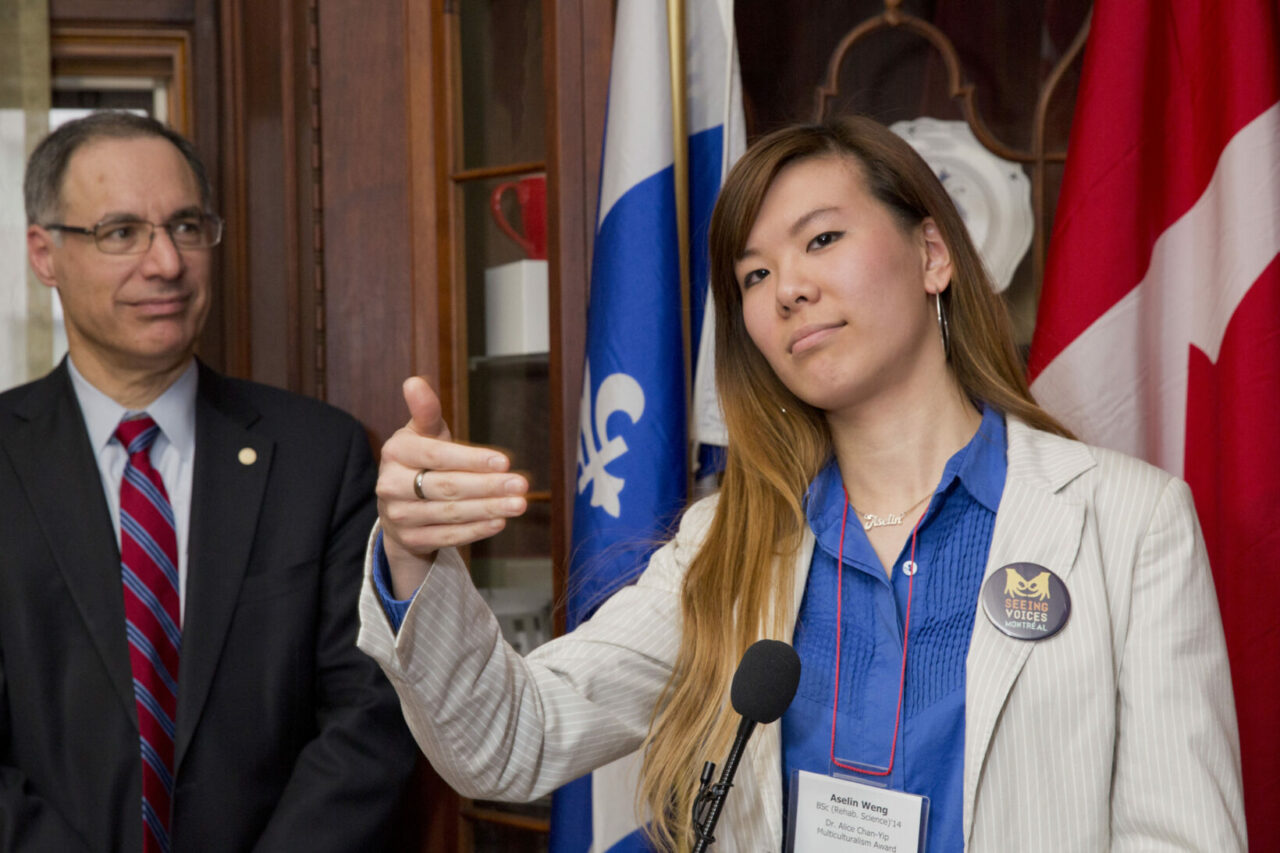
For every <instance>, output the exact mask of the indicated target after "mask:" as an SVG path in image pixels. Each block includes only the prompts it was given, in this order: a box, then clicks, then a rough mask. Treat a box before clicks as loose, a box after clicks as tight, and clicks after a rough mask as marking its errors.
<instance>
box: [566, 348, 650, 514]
mask: <svg viewBox="0 0 1280 853" xmlns="http://www.w3.org/2000/svg"><path fill="white" fill-rule="evenodd" d="M583 373H584V377H583V382H582V404H581V406H580V407H579V417H578V494H582V493H583V492H585V491H586V490H587V486H591V506H598V507H601V508H602V509H603V510H604V511H605V512H607V513H609V515H611V516H613V517H614V518H618V517H620V516H621V515H622V503H621V501H619V500H618V495H619V494H621V492H622V489H623V487H624V486H626V484H627V483H626V480H624V479H622V478H621V477H615V476H613V475H612V474H610V473H609V472H608V471H606V470H605V468H606V467H607V466H608V464H609V463H610V462H612V461H614V460H615V459H617V458H618V457H619V456H621V455H622V454H624V453H626V452H627V442H626V440H625V439H623V438H622V436H620V435H615V436H613V437H610V436H609V435H608V433H607V431H606V429H607V427H608V425H609V417H610V416H611V415H613V414H614V413H615V412H622V413H624V414H625V415H627V417H629V418H631V422H632V423H633V424H634V423H638V422H639V421H640V416H641V415H643V414H644V389H643V388H641V387H640V383H639V382H637V381H635V380H634V379H632V378H631V377H630V376H628V375H627V374H625V373H613V374H610V375H609V376H608V377H606V378H605V380H604V381H603V382H601V383H600V390H599V391H597V392H596V399H595V405H594V406H592V404H591V363H590V362H588V363H587V366H586V369H585V371H584V372H583ZM593 409H594V412H595V417H594V419H593V418H592V411H593Z"/></svg>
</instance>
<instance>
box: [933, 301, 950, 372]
mask: <svg viewBox="0 0 1280 853" xmlns="http://www.w3.org/2000/svg"><path fill="white" fill-rule="evenodd" d="M933 300H934V302H933V304H934V306H935V307H936V308H937V309H938V332H939V333H941V335H942V355H943V357H944V358H947V359H950V358H951V330H950V329H948V328H947V315H946V314H943V313H942V294H941V293H935V294H934V295H933Z"/></svg>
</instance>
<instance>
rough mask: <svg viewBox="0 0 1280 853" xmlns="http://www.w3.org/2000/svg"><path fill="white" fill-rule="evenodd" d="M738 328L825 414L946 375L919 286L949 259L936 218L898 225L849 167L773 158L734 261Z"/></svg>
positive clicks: (941, 285)
mask: <svg viewBox="0 0 1280 853" xmlns="http://www.w3.org/2000/svg"><path fill="white" fill-rule="evenodd" d="M734 275H735V277H736V278H737V281H738V286H739V287H740V288H741V290H742V312H743V320H744V322H745V324H746V329H747V333H748V334H749V335H750V336H751V339H752V341H754V342H755V345H756V346H757V347H758V348H759V349H760V352H761V353H762V354H763V355H764V357H765V358H766V359H767V360H768V362H769V364H770V365H771V366H772V367H773V370H774V372H775V373H776V374H777V375H778V377H779V378H780V379H781V380H782V382H783V384H785V385H786V386H787V388H789V389H790V390H791V392H792V393H793V394H795V395H796V396H797V397H799V398H800V399H801V400H804V401H805V402H806V403H809V404H810V405H812V406H815V407H817V408H819V409H822V410H824V411H827V412H829V413H830V412H836V411H841V410H845V409H848V408H849V407H857V406H861V405H864V404H865V403H867V402H868V401H871V400H876V399H880V398H881V396H882V395H884V394H902V393H908V392H909V391H910V390H911V389H912V388H918V387H924V385H925V384H928V383H930V382H933V381H937V380H939V379H940V378H942V377H944V376H945V375H946V369H947V368H946V354H945V352H944V351H943V347H942V339H941V335H940V334H939V331H938V328H937V319H936V317H935V313H934V312H935V308H934V304H933V299H932V298H931V294H936V293H939V292H941V291H942V290H945V289H946V287H947V284H948V283H949V281H950V277H951V259H950V253H949V252H948V250H947V247H946V245H945V244H944V243H943V242H942V238H941V235H940V233H939V231H938V228H937V225H936V224H935V223H934V222H933V220H932V219H926V220H925V221H924V222H923V223H922V224H921V225H918V226H914V227H911V228H906V229H904V227H903V226H902V225H901V224H900V223H899V221H898V220H897V219H896V218H895V217H894V215H893V214H892V213H891V212H890V210H889V209H888V208H887V207H885V206H884V205H883V204H882V203H881V202H880V201H878V200H877V199H875V198H874V197H873V196H872V195H871V193H870V192H869V191H868V189H867V187H866V181H865V180H864V178H863V176H862V169H861V166H860V165H859V164H858V163H857V162H856V161H854V160H852V159H849V158H842V157H835V156H826V157H817V158H810V159H806V160H800V161H797V162H794V163H791V164H789V165H787V166H786V167H784V168H783V169H782V171H780V172H779V173H778V176H777V177H776V178H775V179H774V181H773V184H772V186H770V188H769V191H768V192H767V193H766V194H765V198H764V203H763V204H762V205H761V207H760V213H759V215H758V216H757V217H756V220H755V223H754V224H753V225H752V228H751V233H750V234H749V235H748V237H747V242H746V247H745V249H744V252H743V255H742V257H741V258H739V259H738V262H737V263H736V264H735V265H734Z"/></svg>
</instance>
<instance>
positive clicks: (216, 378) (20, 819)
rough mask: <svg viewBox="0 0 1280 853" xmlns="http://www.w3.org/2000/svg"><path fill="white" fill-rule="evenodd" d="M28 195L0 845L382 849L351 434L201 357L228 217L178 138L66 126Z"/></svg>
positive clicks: (0, 525) (93, 125)
mask: <svg viewBox="0 0 1280 853" xmlns="http://www.w3.org/2000/svg"><path fill="white" fill-rule="evenodd" d="M25 192H26V204H27V217H28V224H29V227H28V231H27V246H28V257H29V260H30V263H31V266H32V268H33V269H34V271H35V273H36V275H37V277H38V278H39V279H40V280H41V281H42V282H43V283H44V284H46V285H48V286H50V287H56V288H57V289H58V292H59V296H60V297H61V300H62V305H63V311H64V316H65V320H66V329H67V343H68V349H69V357H68V359H65V360H64V361H63V362H62V364H60V365H59V366H58V367H57V368H56V369H55V370H54V371H53V372H51V373H50V374H49V375H47V376H45V377H44V378H42V379H39V380H37V381H35V382H32V383H30V384H28V385H25V386H23V387H20V388H17V389H14V390H12V391H9V392H7V393H5V394H3V395H0V850H4V851H8V850H31V851H46V850H48V851H129V853H134V851H142V850H145V851H152V850H157V851H161V850H169V849H172V850H174V851H180V853H187V851H205V850H207V851H217V853H225V851H235V850H251V849H252V850H257V851H268V850H280V851H284V850H290V851H294V850H305V851H309V853H310V851H324V850H332V851H364V850H384V849H387V848H388V845H389V844H390V837H391V833H392V831H393V824H394V817H393V816H394V815H395V813H396V812H397V810H398V808H397V807H398V804H399V803H400V801H401V799H402V795H403V792H404V787H405V783H406V781H407V779H408V777H409V775H410V773H411V771H412V767H413V765H414V763H415V760H416V756H417V750H416V747H415V746H414V744H413V742H412V740H411V739H410V737H409V735H408V733H407V731H406V729H405V727H404V723H403V721H402V719H401V717H400V712H399V707H398V705H397V702H396V699H395V695H394V693H393V692H392V691H391V688H390V686H389V685H388V684H387V683H386V681H385V680H384V678H383V676H382V674H381V673H380V672H379V671H378V667H377V665H376V664H374V663H373V661H371V660H369V659H368V658H366V657H365V656H364V655H363V654H362V653H361V652H360V651H359V650H358V649H357V648H356V646H355V635H356V600H357V596H358V590H359V584H360V578H361V571H360V566H361V557H362V555H363V553H364V548H365V543H366V540H367V537H368V532H369V529H370V527H371V525H372V523H373V520H374V517H375V512H374V505H373V485H374V472H373V467H372V459H371V456H370V453H369V447H368V443H367V440H366V437H365V435H364V432H363V430H362V429H361V428H360V426H359V424H358V423H357V422H356V421H355V420H354V419H353V418H351V417H349V416H347V415H345V414H343V413H341V412H339V411H337V410H336V409H333V408H331V407H329V406H326V405H324V404H322V403H319V402H316V401H314V400H309V399H306V398H303V397H299V396H296V395H293V394H289V393H287V392H284V391H279V390H276V389H272V388H268V387H265V386H261V385H256V384H253V383H250V382H244V381H239V380H235V379H230V378H227V377H223V376H220V375H218V374H217V373H215V372H213V371H212V370H210V369H208V368H207V367H205V366H204V365H202V364H200V363H199V362H197V360H196V359H195V357H194V354H193V353H194V346H195V341H196V336H197V334H198V333H199V331H200V328H201V325H202V324H203V322H204V319H205V316H206V314H207V309H208V305H209V291H210V275H211V273H210V254H211V250H212V248H213V247H214V246H215V245H217V243H218V242H219V240H220V239H221V229H222V223H221V221H220V220H219V219H218V218H217V217H216V216H215V215H214V214H213V213H212V207H211V204H210V189H209V185H208V180H207V178H206V177H205V174H204V169H203V167H202V166H201V164H200V161H199V159H198V158H197V157H196V154H195V152H194V150H193V149H192V147H191V145H190V144H189V143H188V142H187V141H186V140H185V139H183V138H182V137H181V136H178V135H177V134H175V133H173V132H172V131H170V130H169V129H167V128H165V127H163V126H162V125H160V124H158V123H156V122H154V121H152V120H150V119H143V118H138V117H135V116H130V115H127V114H122V113H99V114H95V115H93V116H90V117H89V118H87V119H82V120H80V121H77V122H72V123H70V124H68V125H64V126H63V127H62V128H60V129H58V130H57V131H55V132H54V133H53V134H51V135H50V136H49V137H48V138H47V139H46V140H45V141H44V142H42V143H41V145H40V146H39V147H38V148H37V149H36V151H35V152H34V153H33V154H32V157H31V160H30V162H29V163H28V167H27V177H26V184H25ZM135 435H136V436H137V437H136V438H135Z"/></svg>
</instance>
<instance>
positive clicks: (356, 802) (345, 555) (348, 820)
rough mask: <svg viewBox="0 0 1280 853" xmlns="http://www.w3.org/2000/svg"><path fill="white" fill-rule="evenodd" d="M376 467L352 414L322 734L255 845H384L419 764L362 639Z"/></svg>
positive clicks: (326, 612) (335, 554)
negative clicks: (363, 580) (359, 606)
mask: <svg viewBox="0 0 1280 853" xmlns="http://www.w3.org/2000/svg"><path fill="white" fill-rule="evenodd" d="M373 487H374V467H373V458H372V455H371V454H370V452H369V445H368V440H367V438H366V437H365V435H364V434H363V432H361V431H360V430H359V428H358V426H357V425H356V424H355V423H354V422H353V423H352V429H351V434H350V439H349V443H348V448H347V457H346V465H345V469H344V474H343V483H342V488H341V490H340V492H339V497H338V499H337V501H336V502H335V505H334V510H333V517H332V522H331V525H330V531H329V539H328V542H327V543H326V547H325V551H324V560H323V565H322V568H321V571H322V572H323V577H322V579H321V583H322V585H323V589H322V596H321V604H320V613H319V614H318V615H317V620H318V622H319V627H318V631H317V638H316V649H315V666H316V676H315V677H316V684H315V692H316V697H315V701H316V717H317V719H316V725H317V733H316V735H315V737H314V738H312V739H311V741H310V742H308V743H306V744H305V745H304V746H303V748H302V750H301V752H300V753H299V755H298V757H297V760H296V761H295V763H294V767H293V772H292V775H291V777H290V779H289V782H288V784H287V786H286V787H285V790H284V794H283V796H282V797H281V798H280V801H279V803H278V804H277V806H276V808H275V811H274V813H273V814H272V817H271V820H270V822H269V823H268V825H267V828H266V830H265V832H264V833H263V834H262V836H261V838H260V839H259V840H258V842H257V845H256V846H255V847H254V850H255V851H259V853H265V851H281V853H284V851H295V850H298V849H306V850H309V851H313V853H314V851H334V853H339V851H350V850H385V849H390V847H391V841H390V839H391V837H392V835H393V833H394V831H395V829H396V827H395V825H394V818H395V816H396V815H397V813H398V808H399V803H400V800H401V797H402V795H403V792H404V790H405V786H406V783H407V782H408V779H409V777H410V775H411V774H412V772H413V768H414V766H415V764H416V763H417V758H418V751H417V749H416V748H415V747H414V743H413V740H412V738H411V737H410V735H409V733H408V731H407V729H406V728H405V725H404V722H403V720H402V719H401V716H400V710H399V706H398V702H397V701H396V696H395V693H394V692H393V691H392V689H391V686H390V685H389V684H388V683H387V681H386V679H385V678H383V676H382V674H381V673H380V672H379V671H378V668H377V667H376V666H372V665H371V664H370V661H369V660H368V658H366V657H365V656H364V655H363V654H361V653H360V651H359V649H357V648H356V646H355V636H356V629H357V624H358V620H357V614H356V603H357V600H358V597H359V588H360V560H361V555H362V554H363V552H364V544H365V535H366V533H367V531H368V529H369V525H370V524H372V522H373V517H374V515H375V508H374V503H373V500H374V498H373V494H374V491H373Z"/></svg>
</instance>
